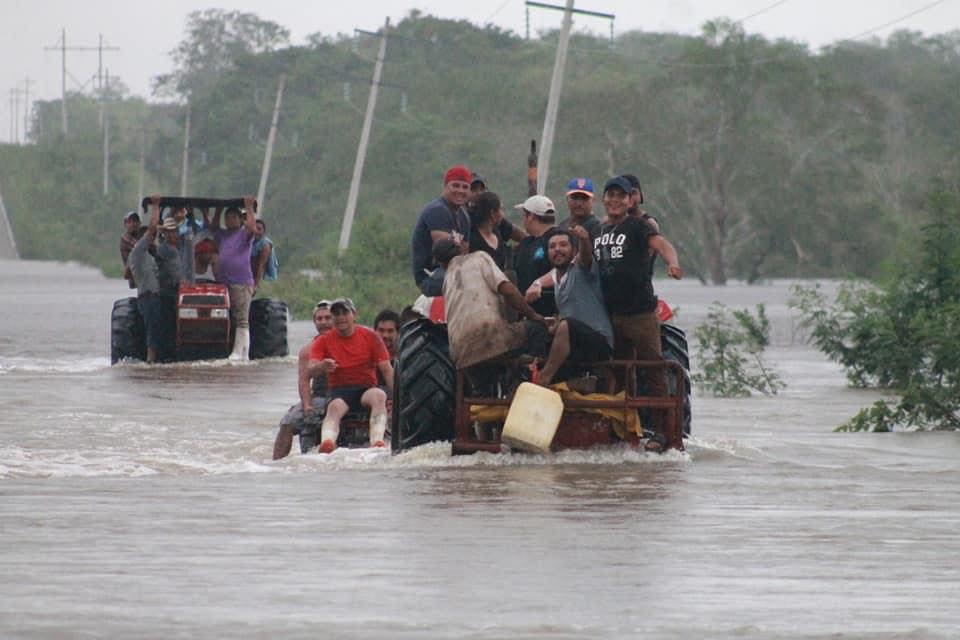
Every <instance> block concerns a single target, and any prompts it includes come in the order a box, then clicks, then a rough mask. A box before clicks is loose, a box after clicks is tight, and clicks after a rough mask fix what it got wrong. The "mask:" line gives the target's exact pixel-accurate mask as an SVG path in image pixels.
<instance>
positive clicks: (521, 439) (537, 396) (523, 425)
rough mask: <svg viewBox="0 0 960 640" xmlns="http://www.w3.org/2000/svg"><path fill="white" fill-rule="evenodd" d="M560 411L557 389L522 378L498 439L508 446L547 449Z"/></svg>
mask: <svg viewBox="0 0 960 640" xmlns="http://www.w3.org/2000/svg"><path fill="white" fill-rule="evenodd" d="M562 415H563V399H562V398H561V397H560V394H559V393H557V392H556V391H553V390H551V389H547V388H545V387H540V386H537V385H535V384H531V383H529V382H523V383H521V384H520V386H519V387H517V392H516V393H515V394H514V396H513V402H512V403H511V404H510V411H509V412H508V413H507V420H506V422H504V424H503V433H502V435H501V440H502V441H503V442H504V443H505V444H508V445H510V447H511V448H515V449H523V450H526V451H532V452H534V453H549V452H550V443H552V442H553V436H554V435H556V433H557V426H558V425H559V424H560V417H561V416H562Z"/></svg>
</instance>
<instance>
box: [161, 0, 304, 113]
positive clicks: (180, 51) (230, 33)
mask: <svg viewBox="0 0 960 640" xmlns="http://www.w3.org/2000/svg"><path fill="white" fill-rule="evenodd" d="M289 39H290V32H289V31H288V30H287V29H285V28H283V27H281V26H280V25H278V24H277V23H275V22H270V21H269V20H261V19H260V18H258V17H257V16H256V15H255V14H253V13H242V12H240V11H226V10H223V9H205V10H203V11H193V12H191V13H190V15H189V16H187V33H186V36H185V37H184V39H183V41H182V42H180V44H179V45H177V47H176V48H175V49H173V50H172V51H171V52H170V55H171V57H172V58H173V62H174V65H175V67H176V68H175V70H174V72H173V73H170V74H165V75H161V76H157V77H156V78H154V93H157V94H160V95H174V94H179V95H181V96H192V95H194V94H196V93H198V92H201V91H204V90H206V89H209V88H210V87H211V86H212V85H213V83H215V82H216V81H217V78H218V76H220V74H222V73H223V72H224V71H227V70H229V69H232V68H233V67H234V65H235V64H236V62H237V60H239V59H240V58H241V57H243V56H246V55H256V54H258V53H264V52H267V51H273V50H274V49H276V48H277V47H279V46H281V45H286V44H288V42H289Z"/></svg>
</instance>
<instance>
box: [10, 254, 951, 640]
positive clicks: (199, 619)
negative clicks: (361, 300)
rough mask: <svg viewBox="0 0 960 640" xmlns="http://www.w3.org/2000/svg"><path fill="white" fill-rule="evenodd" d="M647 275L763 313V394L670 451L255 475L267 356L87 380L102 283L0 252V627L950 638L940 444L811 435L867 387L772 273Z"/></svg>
mask: <svg viewBox="0 0 960 640" xmlns="http://www.w3.org/2000/svg"><path fill="white" fill-rule="evenodd" d="M657 286H658V292H659V293H660V294H661V295H662V296H663V297H665V298H666V299H667V300H668V301H669V302H670V303H671V304H672V305H673V306H677V307H679V309H680V314H679V317H678V324H679V325H680V326H682V327H684V328H686V329H687V330H688V332H689V333H691V334H692V328H693V327H694V326H695V325H696V324H697V322H698V321H699V320H700V319H702V318H703V316H704V315H705V313H706V309H707V307H708V305H709V304H710V303H711V302H712V301H713V300H715V299H722V300H723V301H724V302H726V303H727V304H728V305H734V306H746V305H751V308H752V305H753V304H755V303H757V302H765V303H766V304H767V311H768V314H769V315H770V317H771V319H772V321H773V324H774V331H773V338H774V342H775V344H774V346H773V347H772V348H771V349H770V350H769V351H768V359H769V361H770V363H771V364H772V365H773V366H774V368H775V369H776V370H777V371H778V372H779V373H780V374H781V376H782V378H783V379H784V380H785V382H786V383H787V385H788V386H787V388H786V389H785V390H784V391H783V392H781V393H780V395H778V396H776V397H772V398H764V397H755V398H749V399H716V398H711V397H705V396H703V395H702V394H695V397H694V415H693V438H692V439H691V440H690V442H689V443H688V448H687V452H686V453H684V454H678V453H675V452H674V453H671V454H668V455H665V456H655V455H652V454H643V453H638V452H635V451H630V450H622V449H610V450H603V451H592V452H576V453H570V452H568V453H565V454H561V455H557V456H553V457H531V456H522V455H513V456H511V455H496V456H494V455H489V454H481V455H476V456H473V457H458V458H451V457H450V456H449V455H448V451H449V448H448V447H444V446H442V445H428V446H426V447H424V448H421V449H420V450H414V451H411V452H408V453H404V454H402V455H399V456H393V457H391V456H390V455H389V453H382V452H370V451H366V450H354V451H338V452H336V453H335V454H333V455H331V456H324V455H317V454H311V455H306V456H302V455H299V454H297V453H296V451H297V447H296V444H295V445H294V449H295V453H294V455H292V456H290V457H289V458H287V459H285V460H283V461H280V462H272V461H270V460H269V458H270V455H271V451H272V443H273V438H274V435H275V433H276V425H277V422H278V420H279V419H280V417H281V416H282V415H283V413H284V412H285V411H286V409H287V407H288V406H289V405H290V404H292V403H293V402H295V400H296V373H295V368H296V365H295V360H294V359H293V358H288V359H282V360H272V361H261V362H257V363H250V364H244V365H227V364H225V363H203V364H183V365H165V366H157V367H147V366H144V365H121V366H116V367H111V366H110V362H109V315H110V309H111V305H112V302H113V300H114V299H116V298H119V297H123V296H126V295H128V292H127V289H126V283H125V282H123V281H118V280H107V279H105V278H103V277H102V276H101V275H100V274H99V273H97V272H95V271H93V270H90V269H87V268H85V267H79V266H77V265H65V264H54V263H37V262H0V636H2V637H4V638H60V637H123V638H160V637H162V638H175V637H255V638H268V637H292V638H298V637H302V638H318V637H320V638H324V637H330V638H351V639H352V638H428V639H429V638H476V639H486V638H548V639H557V638H564V639H565V638H571V639H572V638H640V637H642V638H902V637H907V638H953V637H957V636H958V634H960V605H958V603H957V595H958V594H960V568H958V565H960V561H958V560H957V558H958V552H960V544H958V543H960V499H958V498H960V463H958V460H960V434H955V433H893V434H840V433H834V432H833V431H832V429H833V428H834V427H835V426H836V425H837V424H839V423H841V422H843V421H844V420H846V419H848V418H849V417H850V416H852V415H853V414H854V413H855V412H856V411H857V410H858V409H859V408H860V407H862V406H865V405H867V404H870V403H872V402H873V401H874V400H876V399H878V398H880V397H881V396H880V395H879V394H878V393H876V392H873V391H863V390H854V389H850V388H848V387H847V386H846V383H845V379H844V376H843V372H842V371H841V370H840V369H839V367H838V366H836V365H834V364H832V363H830V362H828V361H826V360H825V359H824V357H823V356H822V355H820V354H819V353H818V352H816V351H815V350H813V349H812V348H810V347H808V346H805V345H804V344H803V342H802V340H800V339H799V332H798V330H797V326H796V320H795V319H794V318H792V317H791V315H790V310H789V309H788V308H787V307H786V306H785V301H786V299H787V297H788V295H789V293H788V283H785V282H775V283H772V284H767V285H763V286H755V287H746V286H740V285H731V286H728V287H725V288H710V287H701V286H700V285H699V284H697V283H695V282H682V283H672V282H671V283H667V282H663V281H661V282H658V283H657ZM336 293H349V292H331V295H333V294H336ZM401 302H403V301H398V306H399V304H400V303H401ZM311 333H312V325H311V324H310V323H308V322H295V323H293V325H292V326H291V331H290V338H291V340H290V342H291V350H292V351H294V352H295V350H296V348H297V347H298V346H299V345H300V344H303V343H304V342H305V341H306V340H307V339H308V338H309V337H310V335H311ZM693 342H694V341H693V339H692V336H691V346H692V345H693Z"/></svg>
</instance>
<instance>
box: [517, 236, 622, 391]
mask: <svg viewBox="0 0 960 640" xmlns="http://www.w3.org/2000/svg"><path fill="white" fill-rule="evenodd" d="M575 238H576V240H575ZM544 242H545V243H546V245H547V255H548V257H549V259H550V264H551V265H553V270H552V271H550V273H548V274H546V275H545V276H542V277H541V278H540V281H541V285H542V286H543V287H552V288H553V289H554V294H555V297H556V300H557V308H558V311H559V317H558V319H557V322H556V323H555V324H554V325H553V327H551V333H553V343H552V344H551V345H550V355H549V356H547V362H546V364H545V365H544V366H543V370H542V371H541V372H540V380H539V382H540V384H542V385H544V386H548V385H549V384H550V383H551V382H552V381H553V379H554V377H555V376H556V375H557V372H558V371H560V370H561V367H562V366H564V365H565V364H569V365H571V366H576V365H581V364H586V363H589V362H596V361H599V360H609V359H610V356H611V355H613V328H612V327H611V326H610V318H609V317H608V316H607V312H606V309H604V305H603V293H602V292H601V291H600V276H599V272H598V268H597V264H596V263H595V262H594V261H593V254H592V252H591V250H590V232H589V231H587V229H586V228H585V227H582V226H580V225H574V226H573V227H571V228H570V230H569V231H568V230H566V229H551V230H550V231H548V232H547V233H546V235H545V237H544ZM578 246H579V247H581V249H580V250H579V251H577V247H578ZM575 253H576V261H574V254H575ZM540 290H541V289H540V288H536V289H535V291H533V292H531V293H528V294H527V301H528V302H529V301H530V298H531V296H535V295H538V292H539V291H540ZM567 373H569V371H568V372H567Z"/></svg>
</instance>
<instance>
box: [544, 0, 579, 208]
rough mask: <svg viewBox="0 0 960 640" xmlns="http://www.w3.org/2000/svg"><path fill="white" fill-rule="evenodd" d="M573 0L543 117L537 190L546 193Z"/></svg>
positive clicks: (566, 15)
mask: <svg viewBox="0 0 960 640" xmlns="http://www.w3.org/2000/svg"><path fill="white" fill-rule="evenodd" d="M572 10H573V0H567V6H566V8H565V9H564V10H563V26H561V27H560V40H559V42H557V55H556V57H555V58H554V60H553V76H552V77H551V78H550V95H549V97H548V98H547V113H546V115H545V116H544V118H543V135H541V136H540V158H539V165H538V168H539V174H540V175H539V176H538V179H537V192H538V193H544V191H545V189H546V188H547V178H548V177H549V174H550V155H551V154H552V153H553V132H554V130H555V129H556V126H557V111H558V110H559V108H560V92H561V91H562V90H563V71H564V69H565V68H566V66H567V44H568V43H569V42H570V27H571V25H572V24H573V15H572V13H571V12H572Z"/></svg>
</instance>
